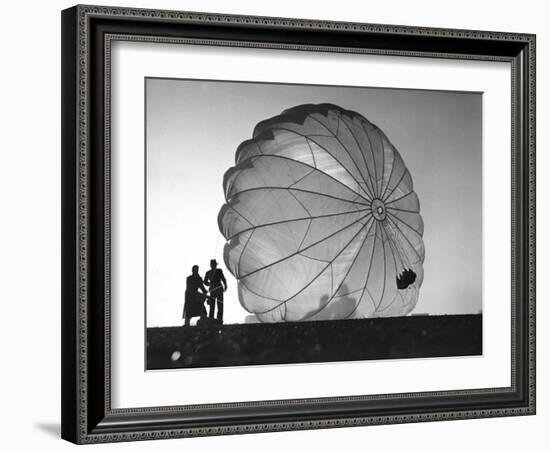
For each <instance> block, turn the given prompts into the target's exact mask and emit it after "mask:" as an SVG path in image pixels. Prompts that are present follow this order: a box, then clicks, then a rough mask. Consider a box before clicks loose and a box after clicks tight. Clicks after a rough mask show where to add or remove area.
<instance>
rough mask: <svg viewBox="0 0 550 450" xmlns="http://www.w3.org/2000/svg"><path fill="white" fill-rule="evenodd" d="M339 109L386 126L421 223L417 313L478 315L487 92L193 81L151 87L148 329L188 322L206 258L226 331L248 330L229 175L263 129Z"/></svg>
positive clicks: (148, 100) (148, 93) (162, 82)
mask: <svg viewBox="0 0 550 450" xmlns="http://www.w3.org/2000/svg"><path fill="white" fill-rule="evenodd" d="M302 103H334V104H336V105H339V106H341V107H342V108H345V109H350V110H354V111H356V112H358V113H360V114H362V115H363V116H365V117H366V118H367V119H368V120H370V121H371V122H373V123H375V124H376V125H377V126H379V127H380V128H381V129H382V130H383V131H384V132H385V134H386V135H387V136H388V138H389V139H390V141H391V142H392V143H393V144H394V146H395V147H396V148H397V150H398V151H399V152H400V154H401V156H402V157H403V160H404V161H405V164H406V165H407V167H408V169H409V171H410V173H411V176H412V178H413V182H414V189H415V191H416V193H417V194H418V197H419V199H420V213H421V215H422V218H423V220H424V228H425V230H424V244H425V248H426V259H425V262H424V282H423V284H422V287H421V288H420V295H419V300H418V304H417V306H416V308H415V310H414V311H413V313H430V314H461V313H477V312H479V311H480V310H481V305H482V298H481V296H482V294H481V292H482V291H481V288H482V285H481V283H482V278H481V277H482V241H481V239H482V184H481V181H482V180H481V173H482V130H481V128H482V95H481V94H480V93H464V92H460V93H459V92H442V91H419V90H409V89H378V88H357V87H329V86H308V85H285V84H265V83H239V82H219V81H216V82H211V81H197V80H174V79H147V80H146V186H147V193H146V198H147V207H146V211H147V219H146V220H147V224H146V225H147V231H146V239H147V258H146V264H147V268H146V274H147V293H146V308H147V309H146V310H147V326H169V325H181V324H182V319H181V316H182V310H183V301H184V292H185V279H186V277H187V276H188V275H189V274H190V273H191V266H193V265H194V264H198V265H199V266H200V270H199V272H200V274H201V276H204V273H205V272H206V270H208V268H209V267H208V263H209V261H210V259H211V258H216V259H217V260H218V263H219V267H221V268H222V269H223V270H224V273H225V275H226V278H227V280H228V284H229V288H228V291H227V292H226V295H225V301H224V305H225V311H224V322H225V323H239V322H244V321H245V320H246V319H245V318H246V316H247V315H249V313H248V312H247V311H245V310H244V309H242V307H241V306H240V304H239V301H238V299H237V282H236V280H235V279H234V278H233V277H232V275H231V273H230V272H229V271H228V270H227V269H226V268H225V265H224V263H223V246H224V244H225V240H224V238H223V236H222V235H221V233H220V232H219V230H218V226H217V215H218V212H219V209H220V208H221V206H222V205H223V203H224V196H223V190H222V180H223V174H224V172H225V171H226V170H227V169H228V168H229V167H231V166H233V165H234V155H235V150H236V149H237V146H238V145H239V144H240V143H241V142H242V141H243V140H245V139H249V138H250V137H251V135H252V131H253V129H254V126H255V125H256V123H258V122H259V121H261V120H263V119H266V118H269V117H272V116H275V115H278V114H280V113H281V112H282V111H283V110H284V109H287V108H289V107H292V106H296V105H299V104H302Z"/></svg>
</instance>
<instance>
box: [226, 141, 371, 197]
mask: <svg viewBox="0 0 550 450" xmlns="http://www.w3.org/2000/svg"><path fill="white" fill-rule="evenodd" d="M325 151H326V150H325ZM327 153H328V152H327ZM329 155H330V153H329ZM253 158H254V159H260V158H278V159H283V160H285V161H291V162H293V163H296V164H300V165H302V166H306V167H310V168H312V169H314V170H315V171H317V172H319V173H320V174H322V175H324V176H326V177H328V178H330V179H331V180H334V181H335V182H336V183H338V184H339V185H341V186H343V187H344V188H345V189H347V190H348V191H350V192H352V193H353V195H355V196H359V197H361V198H362V199H364V200H365V201H366V202H367V203H366V204H367V205H370V203H371V199H368V198H365V197H364V196H363V195H361V194H360V193H359V192H357V191H354V190H353V189H352V188H351V187H349V186H348V185H347V184H344V183H342V182H341V181H340V180H338V179H337V178H334V177H333V176H331V175H329V174H328V173H326V172H323V171H322V170H320V169H319V168H318V167H312V166H311V165H309V164H307V163H305V162H302V161H297V160H295V159H292V158H289V157H287V156H282V155H270V154H265V153H264V154H262V155H254V156H251V157H250V158H248V159H253ZM248 159H247V160H245V161H248ZM334 160H335V161H336V162H338V164H340V165H342V164H341V163H340V162H339V161H338V160H337V159H336V158H334ZM243 162H244V161H243ZM243 162H241V163H239V165H241V164H242V163H243ZM342 167H343V166H342ZM234 169H238V166H235V167H234ZM238 170H242V169H238ZM243 171H244V170H243ZM238 176H240V174H239V175H238ZM355 181H356V182H357V180H355ZM233 184H234V183H233ZM237 194H238V192H237V193H236V194H233V195H232V196H231V197H228V198H227V200H229V199H231V198H233V197H234V196H235V195H237Z"/></svg>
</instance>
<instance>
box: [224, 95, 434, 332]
mask: <svg viewBox="0 0 550 450" xmlns="http://www.w3.org/2000/svg"><path fill="white" fill-rule="evenodd" d="M223 189H224V193H225V199H226V203H225V204H224V205H223V206H222V208H221V210H220V213H219V216H218V224H219V228H220V231H221V232H222V234H223V235H224V237H225V239H226V241H227V243H226V245H225V248H224V259H225V264H226V265H227V268H228V270H229V271H231V273H232V274H233V275H234V276H235V278H236V279H237V280H238V291H239V301H240V302H241V305H242V306H243V307H244V308H245V309H246V310H247V311H249V312H251V313H253V314H255V315H256V317H257V318H258V319H259V320H260V321H264V322H277V321H298V320H326V319H346V318H366V317H383V316H399V315H405V314H408V313H409V312H410V311H412V309H413V308H414V307H415V305H416V303H417V301H418V291H419V288H420V286H421V285H422V280H423V267H422V266H423V262H424V243H423V240H422V236H423V231H424V226H423V222H422V218H421V216H420V204H419V200H418V197H417V195H416V194H415V192H414V190H413V182H412V178H411V175H410V173H409V171H408V170H407V168H406V166H405V163H404V162H403V159H402V158H401V156H400V155H399V153H398V151H397V150H396V148H395V147H394V146H393V145H392V144H391V142H390V141H389V139H388V138H387V137H386V135H385V134H384V133H383V132H382V130H380V129H379V128H378V127H377V126H375V125H374V124H372V123H371V122H369V121H368V120H367V119H365V118H364V117H363V116H361V115H360V114H358V113H356V112H353V111H348V110H345V109H342V108H340V107H339V106H335V105H331V104H320V105H300V106H296V107H294V108H291V109H288V110H286V111H284V112H283V113H282V114H280V115H278V116H275V117H272V118H270V119H268V120H265V121H263V122H260V123H259V124H258V125H257V126H256V127H255V129H254V133H253V137H252V139H250V140H247V141H244V142H243V143H242V144H241V145H240V146H239V147H238V148H237V151H236V155H235V166H234V167H232V168H230V169H229V170H228V171H227V172H226V173H225V176H224V180H223Z"/></svg>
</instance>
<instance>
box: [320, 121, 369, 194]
mask: <svg viewBox="0 0 550 450" xmlns="http://www.w3.org/2000/svg"><path fill="white" fill-rule="evenodd" d="M310 117H311V118H312V119H313V120H315V121H316V122H317V123H319V124H320V125H321V126H323V127H324V128H325V129H326V130H327V131H328V132H329V133H330V134H331V135H332V136H325V137H333V138H334V139H336V141H337V142H338V143H339V144H340V146H341V147H342V148H343V149H344V151H345V152H346V154H347V155H348V156H349V159H351V162H352V163H353V165H354V166H355V168H356V169H357V172H358V173H359V175H360V176H361V179H362V180H363V183H365V186H367V180H365V177H364V176H363V174H362V173H361V169H359V166H358V165H357V163H356V162H355V160H354V159H353V157H352V156H351V153H350V152H349V151H348V149H347V148H346V146H345V145H344V144H343V143H342V141H341V140H340V138H338V136H337V135H335V134H334V133H333V132H332V131H331V130H330V128H328V127H327V126H326V125H325V124H324V123H323V122H321V121H320V120H319V119H317V118H316V117H314V116H313V115H312V116H310ZM336 117H338V115H337V116H336ZM339 122H340V117H338V123H339ZM312 141H313V142H315V140H314V139H312ZM315 143H316V144H317V145H318V146H319V147H321V148H322V149H323V150H324V151H326V152H327V153H328V154H329V155H331V156H332V157H333V158H334V159H336V161H338V159H337V158H336V157H334V156H333V155H332V153H330V152H329V151H328V150H327V149H326V148H325V147H324V146H322V145H320V144H319V143H317V142H315ZM338 163H339V164H340V165H341V166H342V167H343V168H344V169H345V170H346V172H348V173H349V174H350V176H351V177H352V178H353V180H354V181H355V182H356V183H357V184H358V185H359V188H361V184H360V183H359V181H357V180H356V179H355V177H354V176H353V175H352V173H351V172H350V171H349V170H348V168H347V167H346V166H344V165H343V164H342V163H341V162H340V161H338ZM367 170H368V169H367ZM369 175H370V173H369ZM363 190H364V189H363ZM364 192H365V194H367V196H368V195H371V196H372V195H373V194H372V193H370V192H367V191H365V190H364ZM373 198H374V196H373ZM369 200H372V198H370V199H369Z"/></svg>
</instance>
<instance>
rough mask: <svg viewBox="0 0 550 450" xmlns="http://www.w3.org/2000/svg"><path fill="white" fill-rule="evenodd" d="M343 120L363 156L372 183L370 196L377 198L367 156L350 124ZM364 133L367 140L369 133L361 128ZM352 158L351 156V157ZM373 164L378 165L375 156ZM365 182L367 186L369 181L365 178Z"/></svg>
mask: <svg viewBox="0 0 550 450" xmlns="http://www.w3.org/2000/svg"><path fill="white" fill-rule="evenodd" d="M341 120H342V121H343V122H344V125H346V128H347V129H348V130H349V132H350V134H351V136H352V137H353V140H354V141H355V143H356V144H357V148H358V149H359V153H360V154H361V156H362V157H363V162H364V163H365V167H366V169H367V173H368V174H369V181H370V183H371V191H370V194H371V195H372V198H373V199H374V198H376V194H375V189H374V185H373V184H372V174H371V173H370V169H369V165H368V163H367V160H366V159H365V155H364V153H363V151H362V150H361V145H359V141H358V140H357V137H356V136H355V133H354V132H353V131H351V127H350V126H349V125H348V123H347V122H346V120H345V119H344V118H343V117H342V118H341ZM361 128H362V130H363V132H364V133H365V134H367V138H368V133H367V132H366V130H365V129H364V128H363V127H361ZM369 145H370V140H369ZM371 154H372V151H371ZM350 157H351V156H350ZM373 162H374V164H375V165H376V161H374V156H373ZM363 181H364V182H365V185H366V184H367V181H366V180H365V178H363Z"/></svg>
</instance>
